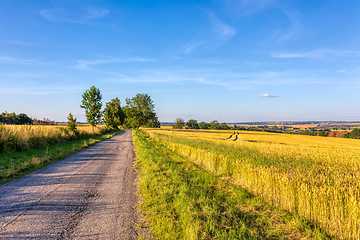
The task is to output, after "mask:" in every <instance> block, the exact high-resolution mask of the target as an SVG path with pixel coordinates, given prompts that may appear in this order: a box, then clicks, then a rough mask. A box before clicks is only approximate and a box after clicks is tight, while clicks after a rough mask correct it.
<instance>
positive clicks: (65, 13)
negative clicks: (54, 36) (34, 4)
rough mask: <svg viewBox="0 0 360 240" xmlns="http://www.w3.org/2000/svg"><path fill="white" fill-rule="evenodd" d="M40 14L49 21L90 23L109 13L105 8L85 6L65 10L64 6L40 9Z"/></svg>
mask: <svg viewBox="0 0 360 240" xmlns="http://www.w3.org/2000/svg"><path fill="white" fill-rule="evenodd" d="M39 13H40V15H41V16H42V17H43V18H45V19H46V20H48V21H51V22H70V23H78V24H91V23H92V22H93V21H94V20H96V19H99V18H102V17H104V16H106V15H107V14H109V10H108V9H105V8H95V7H92V8H86V9H80V10H67V9H64V8H52V9H47V10H42V11H40V12H39Z"/></svg>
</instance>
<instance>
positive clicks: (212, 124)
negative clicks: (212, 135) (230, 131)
mask: <svg viewBox="0 0 360 240" xmlns="http://www.w3.org/2000/svg"><path fill="white" fill-rule="evenodd" d="M209 128H210V129H219V128H220V123H219V122H218V121H217V120H213V121H211V122H210V123H209Z"/></svg>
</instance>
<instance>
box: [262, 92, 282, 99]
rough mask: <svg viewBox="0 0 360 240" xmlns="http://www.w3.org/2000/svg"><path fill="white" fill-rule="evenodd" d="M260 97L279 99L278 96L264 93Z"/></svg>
mask: <svg viewBox="0 0 360 240" xmlns="http://www.w3.org/2000/svg"><path fill="white" fill-rule="evenodd" d="M260 97H267V98H275V97H280V96H279V95H271V94H268V93H265V94H262V95H260Z"/></svg>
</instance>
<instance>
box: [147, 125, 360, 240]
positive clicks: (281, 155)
mask: <svg viewBox="0 0 360 240" xmlns="http://www.w3.org/2000/svg"><path fill="white" fill-rule="evenodd" d="M146 132H147V133H148V134H149V135H151V136H152V137H153V138H154V139H156V140H157V141H159V142H162V143H163V144H165V145H166V146H167V147H168V148H169V149H171V150H173V151H175V152H178V153H179V154H181V155H182V156H186V157H188V158H189V159H191V160H192V161H193V162H195V163H196V164H198V165H200V166H202V167H203V168H204V169H206V170H207V171H209V172H211V173H213V174H216V175H220V176H222V177H225V178H228V179H230V180H231V181H232V182H233V183H235V184H237V185H239V186H241V187H244V188H245V189H247V190H248V191H250V192H252V193H253V194H255V195H256V196H259V197H260V198H262V199H263V200H265V201H266V202H268V203H270V204H272V205H274V206H278V207H281V208H282V209H284V210H286V211H288V212H290V213H296V214H298V215H300V216H301V217H302V218H303V219H305V220H307V221H308V222H310V223H314V224H315V225H317V226H319V227H320V228H321V229H323V230H325V231H326V232H327V233H328V234H330V235H331V236H333V237H335V238H340V239H358V238H359V236H360V202H359V201H360V200H359V198H360V171H359V170H360V141H359V140H353V139H339V138H322V137H314V136H299V135H285V134H274V133H264V132H248V131H246V132H242V131H238V132H235V133H234V132H233V131H214V130H212V131H207V130H196V131H192V130H191V131H189V130H177V131H172V130H155V129H146ZM230 136H231V137H230Z"/></svg>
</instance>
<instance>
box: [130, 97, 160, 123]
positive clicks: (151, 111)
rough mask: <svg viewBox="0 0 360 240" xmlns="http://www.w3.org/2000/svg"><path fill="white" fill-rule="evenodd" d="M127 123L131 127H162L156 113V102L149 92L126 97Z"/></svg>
mask: <svg viewBox="0 0 360 240" xmlns="http://www.w3.org/2000/svg"><path fill="white" fill-rule="evenodd" d="M124 112H125V116H126V118H125V125H126V126H128V127H131V128H139V127H140V126H143V127H160V122H159V120H158V118H157V116H156V113H155V104H154V102H153V101H152V100H151V98H150V96H149V95H148V94H145V93H143V94H140V93H139V94H137V95H136V96H135V97H132V98H126V106H125V107H124Z"/></svg>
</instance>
